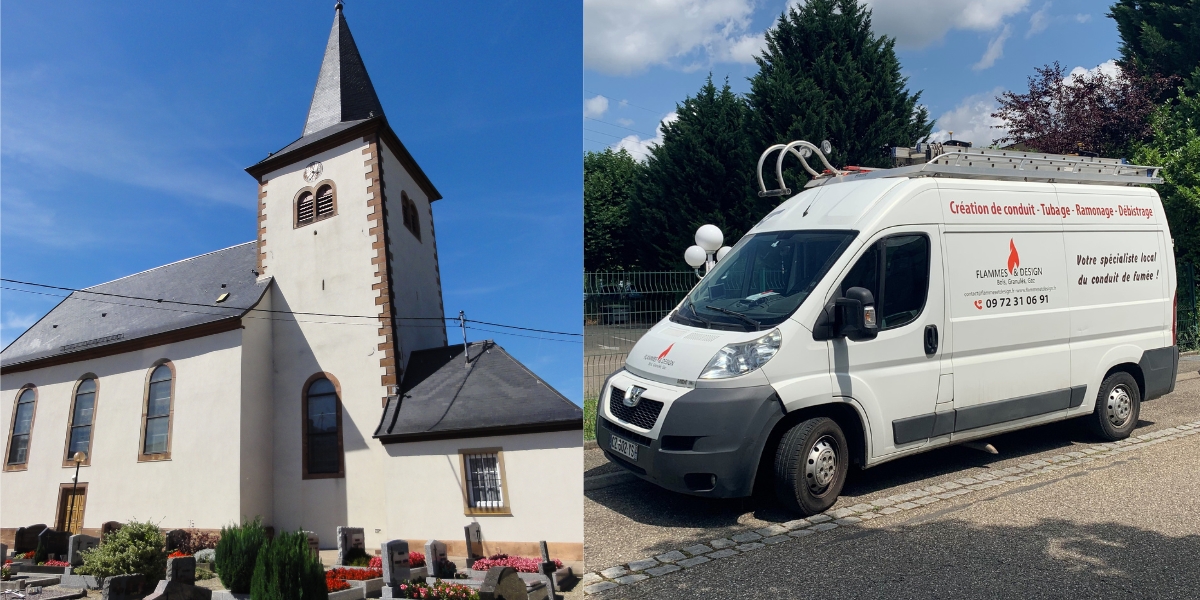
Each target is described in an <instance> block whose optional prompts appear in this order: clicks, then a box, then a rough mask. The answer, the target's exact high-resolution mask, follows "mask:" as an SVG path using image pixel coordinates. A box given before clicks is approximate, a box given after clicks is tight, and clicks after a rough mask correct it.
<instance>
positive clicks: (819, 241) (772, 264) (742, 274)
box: [672, 230, 857, 331]
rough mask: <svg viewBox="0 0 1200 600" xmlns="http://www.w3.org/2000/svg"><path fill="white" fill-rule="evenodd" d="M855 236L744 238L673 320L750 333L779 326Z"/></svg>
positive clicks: (811, 233) (784, 234) (806, 233)
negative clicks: (739, 329) (736, 329)
mask: <svg viewBox="0 0 1200 600" xmlns="http://www.w3.org/2000/svg"><path fill="white" fill-rule="evenodd" d="M855 235H857V232H855V231H828V230H825V231H771V232H765V233H758V234H754V235H752V236H746V237H744V238H742V239H741V241H739V242H738V243H737V245H736V246H734V247H733V249H732V250H731V251H730V252H729V254H728V255H726V256H725V258H724V259H723V260H721V262H720V263H718V264H717V266H716V268H715V269H713V271H712V273H709V274H708V276H707V277H705V278H704V280H703V281H701V282H700V284H699V285H697V286H696V287H695V289H693V290H692V292H691V293H690V294H688V297H687V298H686V299H685V300H684V302H683V305H682V306H681V308H680V309H679V310H678V311H676V314H674V315H672V317H673V320H679V321H683V322H687V324H689V325H693V326H697V327H710V328H711V327H714V326H717V327H718V328H721V329H724V328H726V327H730V326H732V327H741V328H744V329H745V330H747V331H753V330H756V329H762V328H764V327H767V326H771V325H776V324H778V323H781V322H782V321H783V320H784V319H786V318H788V316H789V315H791V314H792V313H793V312H795V310H796V309H797V308H799V307H800V304H802V303H803V302H804V299H805V298H807V297H808V295H809V294H810V293H811V292H812V290H813V288H814V287H816V285H817V283H818V282H820V281H821V278H822V277H824V276H825V273H826V272H827V271H828V270H829V267H831V266H832V265H833V263H834V261H836V260H837V258H838V257H839V256H841V254H842V252H844V251H845V250H846V247H847V246H849V245H850V241H851V240H853V239H854V236H855Z"/></svg>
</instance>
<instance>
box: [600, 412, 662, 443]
mask: <svg viewBox="0 0 1200 600" xmlns="http://www.w3.org/2000/svg"><path fill="white" fill-rule="evenodd" d="M600 426H601V427H603V428H605V429H607V430H609V431H610V432H612V433H615V434H617V435H619V436H621V437H623V438H625V439H626V440H629V441H631V442H637V443H639V444H641V445H643V446H649V445H650V444H653V443H654V440H652V439H650V438H648V437H646V436H644V435H642V434H640V433H638V432H636V431H630V430H628V429H625V428H624V427H621V426H620V425H617V424H615V423H609V422H608V419H605V418H604V417H600Z"/></svg>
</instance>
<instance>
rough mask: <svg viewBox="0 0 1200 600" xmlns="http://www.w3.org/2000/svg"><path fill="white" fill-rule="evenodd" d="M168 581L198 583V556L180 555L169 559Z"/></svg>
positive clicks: (186, 583)
mask: <svg viewBox="0 0 1200 600" xmlns="http://www.w3.org/2000/svg"><path fill="white" fill-rule="evenodd" d="M167 581H175V582H178V583H182V584H184V585H195V584H196V557H195V556H180V557H177V558H168V559H167Z"/></svg>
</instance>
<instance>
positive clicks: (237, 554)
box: [213, 517, 267, 594]
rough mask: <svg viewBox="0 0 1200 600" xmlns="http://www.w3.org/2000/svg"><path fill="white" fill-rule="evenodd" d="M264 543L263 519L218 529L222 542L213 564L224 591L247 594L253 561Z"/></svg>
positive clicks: (265, 533)
mask: <svg viewBox="0 0 1200 600" xmlns="http://www.w3.org/2000/svg"><path fill="white" fill-rule="evenodd" d="M266 542H267V530H266V529H264V528H263V526H262V519H261V518H260V517H255V518H254V520H253V521H247V522H244V523H242V524H241V525H230V526H228V527H222V528H221V541H219V542H217V548H216V550H217V552H216V562H215V563H214V565H213V566H215V567H216V569H217V575H218V576H219V577H220V578H221V585H224V586H225V589H227V590H229V591H231V592H234V593H237V594H245V593H246V592H249V591H250V579H251V577H253V576H254V562H255V560H256V559H257V558H258V552H259V550H260V549H261V548H262V547H263V545H264V544H265V543H266Z"/></svg>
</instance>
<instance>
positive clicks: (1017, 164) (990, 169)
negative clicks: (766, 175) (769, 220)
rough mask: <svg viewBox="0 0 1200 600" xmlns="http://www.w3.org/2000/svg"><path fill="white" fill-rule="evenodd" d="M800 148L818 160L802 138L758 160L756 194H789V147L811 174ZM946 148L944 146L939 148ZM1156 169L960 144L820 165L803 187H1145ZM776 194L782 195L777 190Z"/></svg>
mask: <svg viewBox="0 0 1200 600" xmlns="http://www.w3.org/2000/svg"><path fill="white" fill-rule="evenodd" d="M793 145H796V146H801V147H803V148H805V149H807V150H810V151H811V152H812V153H816V154H818V155H819V157H820V158H821V159H822V162H823V163H825V164H826V165H828V164H829V163H828V162H826V161H825V160H824V158H825V157H824V155H823V154H821V151H820V149H817V148H815V147H814V146H812V144H809V143H808V142H792V144H788V145H786V146H784V145H782V144H781V145H777V146H772V147H771V148H769V149H768V150H767V151H766V152H764V153H763V155H762V157H761V158H760V159H759V168H758V176H759V178H758V181H759V187H760V188H761V190H762V191H761V192H760V193H759V196H778V195H787V194H790V193H791V190H788V189H787V188H786V186H784V185H783V172H782V166H783V158H784V156H785V155H786V154H787V153H788V152H789V151H790V152H791V153H792V154H793V155H795V156H796V157H797V158H799V159H800V161H801V163H803V165H804V167H805V168H806V170H807V171H809V173H810V174H811V173H812V172H813V170H812V169H811V168H810V167H809V166H808V161H806V160H805V156H803V155H802V154H800V153H799V152H796V151H793V150H792V146H793ZM776 149H782V151H781V152H780V155H779V158H778V160H777V161H776V178H777V180H778V181H779V189H777V190H770V191H768V190H767V189H766V186H765V185H764V184H763V179H762V165H763V162H764V159H765V158H766V157H767V155H768V154H770V153H771V152H773V151H774V150H776ZM942 150H949V148H946V147H944V148H942ZM901 151H908V152H912V150H911V149H906V148H896V149H895V150H894V151H893V154H894V155H899V153H900V152H901ZM1160 169H1161V167H1148V166H1141V165H1131V164H1128V163H1126V162H1124V161H1123V160H1122V159H1118V158H1093V157H1089V156H1071V155H1066V154H1046V153H1042V152H1020V151H1014V150H1000V149H994V148H963V147H957V148H954V149H953V150H950V151H946V152H944V153H943V154H939V155H938V156H935V157H933V159H932V160H930V161H929V162H926V163H920V164H915V165H911V166H906V167H895V168H892V169H872V170H861V171H843V170H834V169H826V172H825V173H822V174H820V175H817V176H816V177H813V178H812V179H811V180H810V181H809V182H808V183H807V184H806V185H805V186H804V187H806V188H810V187H816V186H821V185H831V184H835V183H842V182H845V181H860V180H864V179H879V178H885V177H910V178H911V177H955V178H962V179H990V180H1003V181H1041V182H1049V183H1085V184H1099V185H1149V184H1156V183H1162V182H1163V180H1162V178H1161V177H1159V176H1158V172H1159V170H1160ZM781 192H782V193H781Z"/></svg>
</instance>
